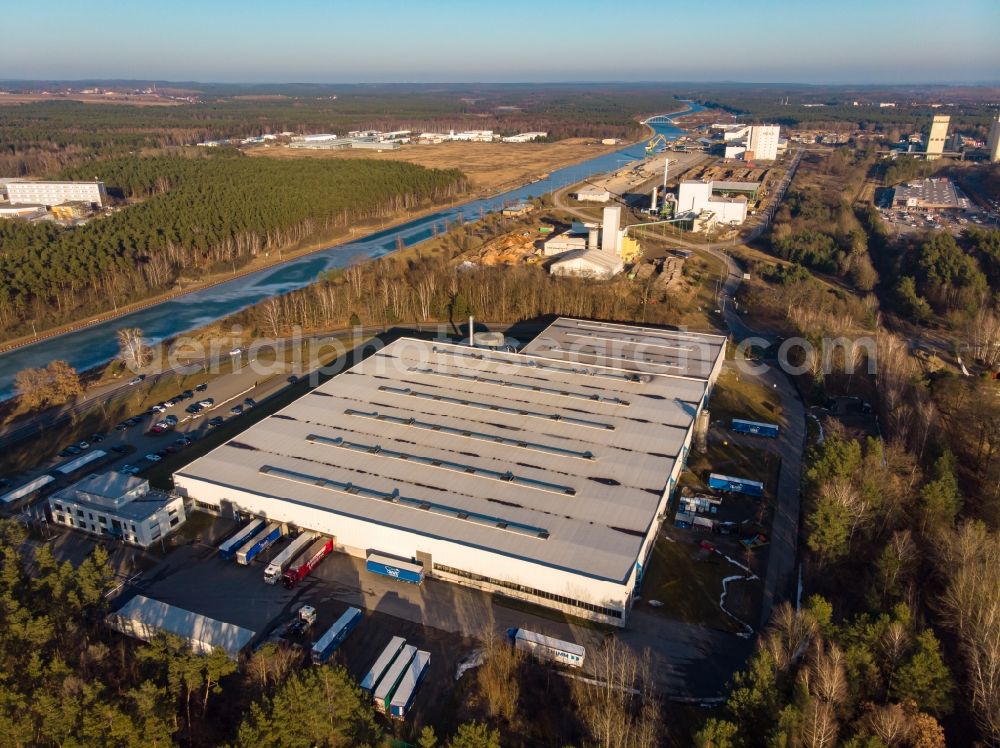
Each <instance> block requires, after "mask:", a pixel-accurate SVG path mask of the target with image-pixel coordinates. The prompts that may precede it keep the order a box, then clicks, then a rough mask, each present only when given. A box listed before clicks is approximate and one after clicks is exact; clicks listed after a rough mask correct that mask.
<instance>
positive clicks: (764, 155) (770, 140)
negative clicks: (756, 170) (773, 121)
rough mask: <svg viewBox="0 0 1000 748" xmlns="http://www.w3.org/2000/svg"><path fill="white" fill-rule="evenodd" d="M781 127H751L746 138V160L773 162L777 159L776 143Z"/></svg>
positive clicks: (744, 155)
mask: <svg viewBox="0 0 1000 748" xmlns="http://www.w3.org/2000/svg"><path fill="white" fill-rule="evenodd" d="M780 135H781V127H780V126H779V125H753V126H751V128H750V134H749V136H748V137H747V152H746V153H745V154H743V157H744V158H746V159H751V158H752V159H755V160H758V161H774V160H775V159H776V158H778V141H779V140H780Z"/></svg>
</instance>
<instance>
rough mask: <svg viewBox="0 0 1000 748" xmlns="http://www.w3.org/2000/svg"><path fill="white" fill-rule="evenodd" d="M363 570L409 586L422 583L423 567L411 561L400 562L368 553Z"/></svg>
mask: <svg viewBox="0 0 1000 748" xmlns="http://www.w3.org/2000/svg"><path fill="white" fill-rule="evenodd" d="M365 568H366V569H367V570H368V571H370V572H373V573H374V574H381V575H382V576H384V577H391V578H392V579H399V580H402V581H404V582H409V583H410V584H420V583H421V582H423V581H424V567H423V566H421V565H420V564H415V563H413V562H412V561H401V560H399V559H397V558H390V557H389V556H383V555H381V554H378V553H369V554H368V559H367V561H366V562H365Z"/></svg>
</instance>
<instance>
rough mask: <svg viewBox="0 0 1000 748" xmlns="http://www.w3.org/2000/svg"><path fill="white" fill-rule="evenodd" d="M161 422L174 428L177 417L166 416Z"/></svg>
mask: <svg viewBox="0 0 1000 748" xmlns="http://www.w3.org/2000/svg"><path fill="white" fill-rule="evenodd" d="M163 422H164V423H165V424H167V425H168V426H176V425H177V416H167V417H166V418H164V419H163Z"/></svg>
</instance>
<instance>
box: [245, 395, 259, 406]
mask: <svg viewBox="0 0 1000 748" xmlns="http://www.w3.org/2000/svg"><path fill="white" fill-rule="evenodd" d="M255 405H257V401H256V400H254V399H253V398H252V397H248V398H246V399H244V400H243V407H244V408H252V407H254V406H255Z"/></svg>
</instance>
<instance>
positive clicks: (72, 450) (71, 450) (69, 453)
mask: <svg viewBox="0 0 1000 748" xmlns="http://www.w3.org/2000/svg"><path fill="white" fill-rule="evenodd" d="M78 454H80V450H79V449H77V448H76V447H75V446H73V445H72V444H71V445H70V446H68V447H66V448H65V449H63V450H62V451H61V452H60V453H59V456H60V457H73V456H75V455H78Z"/></svg>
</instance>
